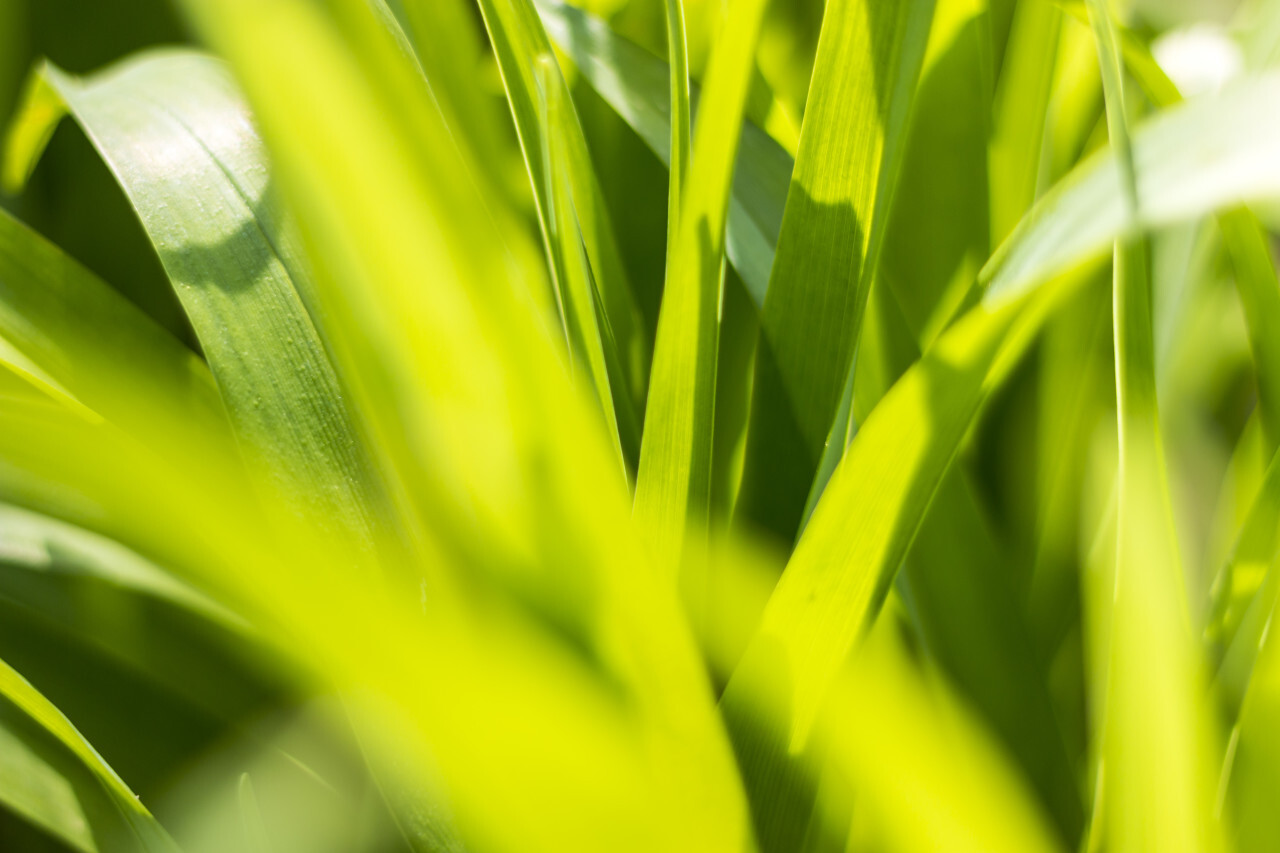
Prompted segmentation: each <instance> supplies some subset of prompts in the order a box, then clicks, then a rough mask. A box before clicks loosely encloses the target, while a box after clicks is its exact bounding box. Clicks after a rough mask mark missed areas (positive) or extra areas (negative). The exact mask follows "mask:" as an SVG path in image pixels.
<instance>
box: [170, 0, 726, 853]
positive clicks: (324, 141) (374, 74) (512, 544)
mask: <svg viewBox="0 0 1280 853" xmlns="http://www.w3.org/2000/svg"><path fill="white" fill-rule="evenodd" d="M184 7H185V8H186V9H188V10H189V11H190V12H191V13H192V17H193V20H194V22H195V24H196V25H197V28H198V30H199V32H201V33H202V34H203V35H204V36H205V37H206V38H208V39H210V40H211V41H212V42H213V43H214V45H215V46H216V47H217V48H218V49H219V51H220V52H221V53H222V54H223V55H224V56H226V57H227V58H228V59H229V61H230V62H231V64H232V66H233V68H234V69H235V70H236V72H237V74H238V76H239V79H240V80H241V82H242V84H243V85H244V86H245V89H246V92H247V93H248V96H249V100H250V102H251V103H252V104H253V107H254V114H255V116H257V118H258V120H259V125H260V127H262V129H263V135H264V139H265V140H266V142H267V145H268V148H269V150H270V151H271V153H272V162H273V163H275V164H276V174H277V177H278V178H279V180H280V186H281V189H282V192H283V194H284V196H285V197H286V198H287V199H288V200H289V201H290V204H291V209H293V210H295V211H296V213H297V216H298V220H299V225H300V230H301V232H302V234H303V236H304V240H305V243H306V246H307V248H308V254H309V256H310V257H311V258H312V259H313V260H314V261H315V266H316V269H317V273H318V274H317V276H316V279H317V282H318V285H319V286H318V290H319V291H320V293H321V298H322V301H324V302H325V303H326V304H327V305H328V306H329V307H330V311H329V312H327V313H326V316H328V317H331V318H334V319H333V320H332V325H331V326H330V327H329V331H330V332H331V333H332V335H333V337H334V339H335V340H338V341H340V342H341V343H340V345H338V346H335V347H334V349H335V351H337V352H338V353H340V356H339V363H340V367H341V372H342V374H343V376H344V378H348V379H349V381H350V382H351V385H352V387H353V389H354V393H355V394H356V395H358V397H359V398H360V409H361V411H362V412H366V413H368V414H369V418H370V420H371V421H373V428H374V430H376V433H377V435H378V437H379V439H380V440H381V441H383V442H384V443H385V446H386V447H388V448H390V449H391V450H392V451H393V453H394V458H395V461H396V464H397V466H398V468H399V469H400V470H401V471H402V472H403V476H404V478H405V482H406V484H407V486H408V489H407V492H408V496H409V499H410V500H411V501H412V502H413V505H414V507H415V509H416V510H417V511H418V512H419V513H420V515H421V517H422V518H423V519H424V520H425V526H426V528H427V530H428V532H429V533H430V535H431V537H432V539H433V541H434V542H435V543H436V544H437V545H438V548H439V552H440V559H439V563H440V564H441V565H442V567H444V568H446V569H447V570H448V571H449V572H450V574H453V573H456V574H457V576H458V577H459V578H461V579H464V580H465V581H466V582H467V583H468V584H471V585H472V586H475V585H482V586H486V587H489V586H491V587H492V588H493V590H494V591H495V592H499V593H501V596H502V600H504V601H509V600H511V599H515V601H516V602H518V603H519V604H520V605H521V607H520V608H519V611H518V613H519V615H511V616H510V618H497V617H495V618H494V619H493V620H488V619H486V620H483V622H482V624H481V625H480V626H477V628H476V629H475V630H470V629H468V628H467V627H466V626H467V625H470V624H471V623H472V621H473V620H472V618H471V614H470V612H469V608H458V610H457V611H455V609H454V608H453V607H452V606H451V603H450V602H451V599H450V598H449V596H448V595H447V594H441V595H432V594H430V593H429V594H428V596H427V607H428V610H429V611H430V612H431V614H432V616H433V617H436V618H432V619H428V620H423V619H422V618H421V613H420V612H418V613H409V612H405V613H400V612H399V611H397V610H396V608H395V606H391V607H388V603H387V601H386V600H385V597H371V596H370V595H369V593H367V592H365V591H362V590H361V589H360V588H358V587H355V588H351V587H349V586H347V585H344V584H343V581H342V579H341V576H340V575H337V576H334V577H325V578H324V579H323V582H317V581H316V580H315V579H313V578H311V577H310V574H311V573H312V572H313V570H312V569H310V568H309V567H308V569H307V572H306V573H303V572H300V571H299V570H298V569H297V568H296V567H295V565H294V564H295V563H296V560H293V561H289V565H286V566H284V567H281V568H280V569H278V570H277V571H274V572H268V573H267V574H269V575H272V576H273V577H271V578H270V579H268V580H266V581H263V580H259V579H257V578H253V577H252V576H250V575H248V574H247V573H246V572H245V571H244V570H243V569H241V568H239V567H235V569H234V571H233V572H232V574H233V577H234V579H235V582H236V583H237V584H238V586H239V587H240V588H241V589H243V590H244V591H245V592H246V593H247V594H251V595H252V596H253V597H254V600H255V601H258V602H260V603H261V604H262V605H263V606H265V607H267V608H268V609H270V610H272V611H273V612H276V613H277V614H279V616H280V618H282V619H287V620H288V622H289V624H290V625H291V626H293V628H294V630H296V631H297V632H299V633H300V634H302V636H304V637H305V638H306V642H307V645H308V652H309V653H310V654H311V655H312V656H313V657H314V658H315V660H316V661H317V662H320V663H322V665H325V668H326V670H327V671H332V672H334V673H341V674H344V675H345V677H346V678H349V679H351V680H353V681H354V682H356V683H358V684H361V685H364V686H366V689H368V691H369V692H370V693H373V694H375V695H378V696H384V697H386V699H387V704H388V705H389V706H390V707H391V709H392V710H391V713H392V714H393V715H395V716H397V717H398V718H401V719H403V721H404V722H406V723H407V724H408V725H407V727H406V728H407V730H408V731H409V733H410V734H411V735H412V737H409V738H406V743H411V742H413V741H415V740H416V741H418V742H420V743H422V744H425V745H427V746H429V747H430V754H431V756H432V758H433V760H434V764H435V766H436V767H437V768H438V770H439V774H440V777H441V779H442V781H443V783H444V787H445V788H446V789H447V791H448V794H449V805H450V807H451V811H452V812H453V813H454V814H455V815H456V818H457V824H458V827H459V829H460V831H461V832H462V834H463V839H464V840H466V841H468V842H474V843H475V844H476V846H481V847H485V848H488V849H496V850H502V849H511V850H514V849H522V850H557V851H561V850H576V849H582V850H597V849H602V848H603V849H620V850H622V849H652V848H655V847H659V848H661V847H671V846H675V847H686V848H688V849H707V850H732V851H740V850H741V849H743V847H744V845H746V844H747V838H748V835H749V831H750V828H749V823H748V821H747V817H746V808H745V798H744V797H743V796H742V792H741V789H740V787H739V783H738V781H737V779H736V775H735V773H734V770H733V760H732V753H731V752H730V750H729V748H728V743H727V739H726V738H725V736H724V732H723V728H722V726H721V723H720V721H719V719H718V718H717V716H716V715H715V709H714V705H713V704H712V702H711V695H710V690H709V686H708V685H707V683H706V676H705V672H704V670H703V667H702V664H701V661H700V660H699V659H698V657H697V654H696V647H695V646H694V645H693V643H692V638H691V637H690V636H689V633H688V630H687V627H686V626H685V625H684V624H683V622H682V619H681V617H680V614H679V612H678V609H677V608H678V605H677V602H676V598H675V589H674V584H667V583H663V582H661V579H660V578H659V577H658V573H657V572H655V571H653V569H652V568H651V566H650V564H648V563H647V562H646V561H645V560H644V554H645V549H644V548H643V546H642V544H641V543H640V541H639V540H638V538H637V536H636V532H635V531H634V529H633V528H632V527H631V525H630V522H629V508H628V502H627V500H626V497H627V496H626V490H625V486H624V484H623V483H622V482H621V478H619V477H618V476H617V473H616V463H615V462H614V460H613V457H612V454H611V452H610V449H609V445H608V443H607V441H606V438H605V435H604V430H603V429H601V427H600V419H599V416H598V414H596V413H595V412H593V411H592V410H591V408H590V406H589V404H588V403H587V402H586V400H585V399H584V397H583V395H582V391H581V389H580V388H578V387H576V386H575V385H574V383H573V382H572V381H571V380H570V377H569V376H568V375H567V372H566V371H565V369H564V367H565V366H564V363H563V359H562V357H561V355H560V354H559V353H558V352H557V349H556V346H555V342H554V340H553V339H552V338H551V337H550V334H549V330H548V329H547V328H546V325H545V323H544V322H543V319H542V318H541V317H540V316H538V315H537V314H535V312H534V311H533V310H532V307H531V304H530V300H529V297H528V294H527V291H526V290H525V288H527V281H525V280H524V279H523V277H522V276H521V275H518V273H519V272H520V271H519V270H515V269H512V268H511V266H510V265H508V263H507V259H506V258H503V257H497V256H495V255H496V253H494V252H493V251H492V247H493V245H495V241H500V240H502V239H503V238H504V237H509V236H512V235H507V234H500V233H495V232H496V231H497V228H496V227H495V220H494V219H492V218H490V217H488V216H486V214H485V211H484V201H489V200H490V199H482V198H479V197H477V194H476V187H475V185H474V183H472V182H470V181H469V180H467V178H466V175H465V173H464V172H463V171H462V170H461V169H460V158H459V156H458V153H457V150H456V145H457V144H458V140H457V139H456V138H454V137H451V136H450V135H449V133H448V130H447V128H446V127H445V126H444V124H443V122H442V121H441V119H440V117H439V116H438V115H436V114H434V113H433V112H432V111H431V110H430V109H428V108H427V106H425V105H424V104H423V103H422V102H421V90H422V86H421V84H420V83H419V82H417V78H416V73H417V72H416V69H414V68H412V66H411V64H409V63H408V62H407V60H406V59H405V58H404V57H403V56H402V54H400V52H399V50H398V48H397V47H396V46H395V45H394V44H393V43H392V39H391V37H390V36H389V35H387V34H386V32H385V30H383V29H381V26H380V24H378V23H377V21H376V20H375V19H374V18H373V16H372V15H371V14H370V13H369V11H368V8H367V5H366V3H365V2H364V0H344V2H339V3H335V4H330V5H329V6H326V7H324V8H321V7H318V6H316V5H315V4H312V3H309V2H303V0H269V1H268V2H265V3H264V2H260V0H190V2H187V3H185V4H184ZM578 201H579V200H578V199H577V198H576V197H575V205H577V204H578ZM579 215H580V219H582V218H585V217H583V216H582V209H581V208H580V207H579ZM498 221H501V220H498ZM686 222H687V220H686ZM424 283H429V285H430V286H424ZM322 562H324V561H322ZM329 568H331V567H329ZM335 574H336V573H333V572H330V575H335ZM264 583H266V584H269V585H270V586H263V584H264ZM346 598H349V599H350V600H351V601H350V604H347V603H346V602H344V601H343V599H346ZM307 605H309V606H310V607H311V609H313V610H314V612H309V610H308V607H307ZM415 610H416V608H415ZM526 610H527V611H528V614H527V615H525V612H526ZM387 611H391V612H390V613H388V612H387ZM459 611H460V612H459ZM498 612H499V613H503V612H506V611H505V610H499V611H498ZM424 621H425V624H423V623H424ZM491 621H492V622H496V623H497V625H496V626H491V625H490V622H491ZM325 623H331V624H328V625H327V626H326V624H325ZM397 623H398V624H397ZM459 623H461V624H459ZM548 623H549V624H548ZM401 631H403V632H404V633H403V634H401V633H400V632H401ZM436 631H439V632H443V633H440V634H437V635H436V636H434V637H433V636H431V635H432V634H433V633H434V632H436ZM394 636H399V637H400V639H398V640H395V639H393V637H394ZM424 653H425V656H424ZM365 658H371V659H376V660H373V661H372V662H370V661H369V660H366V659H365ZM415 660H416V662H415ZM325 661H328V664H323V662H325ZM437 667H438V668H437ZM362 669H363V671H362ZM407 670H412V671H414V672H416V673H418V674H419V676H420V677H415V678H412V679H406V678H404V672H405V671H407ZM441 695H450V701H449V702H445V703H442V702H440V701H439V698H440V696H441ZM522 697H524V698H522ZM515 708H520V709H521V713H518V714H517V713H513V709H515ZM401 712H402V713H401ZM552 756H557V757H556V758H554V759H553V758H552ZM411 766H412V764H411ZM495 808H500V809H501V811H502V813H503V815H504V820H502V821H493V820H491V819H490V816H491V815H492V813H493V810H494V809H495ZM654 809H660V810H661V811H662V812H663V813H664V814H665V815H667V816H669V817H670V820H669V821H664V822H662V823H661V824H659V823H658V822H655V821H653V820H652V814H653V810H654ZM552 814H554V815H555V816H556V819H555V820H549V819H548V815H552Z"/></svg>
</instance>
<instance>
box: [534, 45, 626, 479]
mask: <svg viewBox="0 0 1280 853" xmlns="http://www.w3.org/2000/svg"><path fill="white" fill-rule="evenodd" d="M538 63H539V64H538V80H539V83H540V89H539V91H540V92H541V95H542V98H541V100H542V124H541V128H542V141H543V144H544V145H545V146H546V147H545V150H544V151H543V170H544V172H545V174H546V176H547V197H546V203H547V205H548V206H549V208H550V211H551V216H550V226H551V230H550V231H549V232H548V234H547V245H548V247H549V249H550V252H551V259H552V264H551V267H552V273H553V275H552V279H553V281H554V283H555V288H556V299H557V304H558V306H559V308H560V315H561V322H562V324H563V326H564V330H565V337H566V338H567V342H568V345H569V352H570V359H571V361H572V362H573V363H574V367H575V368H579V369H580V368H581V367H582V366H583V365H579V364H578V363H577V362H579V361H582V362H585V373H586V374H587V376H588V377H589V378H590V382H591V385H592V387H593V388H594V389H595V392H596V400H597V401H598V402H599V403H600V408H601V410H602V411H603V412H604V418H605V423H606V424H607V426H608V428H609V435H610V437H611V438H613V440H614V444H615V449H616V451H617V453H618V463H619V468H620V470H621V472H622V476H623V479H624V480H626V481H628V482H630V479H631V474H630V471H629V466H634V465H635V464H636V462H637V457H638V454H639V451H640V424H639V423H638V422H637V420H636V414H635V410H634V409H633V408H632V405H631V399H630V397H629V396H628V394H627V393H626V392H625V390H624V391H623V393H622V394H620V395H615V393H614V391H613V388H612V385H611V383H610V379H609V376H610V366H611V365H610V364H609V361H610V356H611V355H612V357H613V359H614V363H613V365H612V367H613V371H612V372H613V375H614V376H616V377H621V374H620V373H619V372H618V371H619V370H620V367H621V365H618V364H617V363H616V359H617V351H616V349H615V348H614V347H613V346H612V339H611V337H610V335H609V333H608V330H607V328H604V327H603V326H604V323H605V322H606V318H605V317H603V316H602V315H601V314H600V313H599V312H598V308H599V307H600V306H599V302H598V301H597V299H596V292H595V287H594V286H593V284H592V279H591V268H590V266H589V264H588V262H587V257H586V254H585V253H584V252H583V249H582V234H581V232H580V231H579V229H578V220H577V217H576V215H575V214H574V210H573V194H572V184H571V183H570V180H569V173H570V172H571V171H572V168H573V167H572V165H571V164H570V160H571V155H570V153H569V144H568V141H567V140H566V139H565V135H564V132H563V129H564V127H565V126H566V124H567V122H568V118H567V115H566V109H567V107H566V104H565V102H564V92H563V91H561V90H562V89H563V88H564V86H563V85H562V84H561V81H560V70H559V68H558V67H556V66H555V59H554V58H553V57H551V56H544V57H542V58H540V59H539V60H538ZM606 342H608V343H606ZM615 400H616V401H617V403H618V408H615V406H614V403H615Z"/></svg>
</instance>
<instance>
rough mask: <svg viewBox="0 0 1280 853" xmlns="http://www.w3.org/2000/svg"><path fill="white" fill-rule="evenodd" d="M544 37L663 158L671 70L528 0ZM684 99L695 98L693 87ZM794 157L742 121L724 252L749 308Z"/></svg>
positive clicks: (541, 0)
mask: <svg viewBox="0 0 1280 853" xmlns="http://www.w3.org/2000/svg"><path fill="white" fill-rule="evenodd" d="M536 2H537V5H538V13H539V14H540V15H541V16H542V22H543V24H544V25H545V26H546V29H547V34H548V35H549V36H550V37H551V40H552V41H554V42H555V44H556V46H557V47H559V48H560V49H561V50H562V51H564V53H565V54H566V55H568V56H569V58H570V59H572V60H573V62H574V65H576V66H577V68H578V70H579V71H580V72H581V73H582V75H583V78H584V79H585V80H586V81H587V82H588V83H590V84H591V86H592V88H594V89H595V90H596V92H598V93H599V94H600V96H601V97H602V98H604V99H605V101H607V102H608V104H609V105H610V106H611V107H613V109H614V110H615V111H616V112H617V113H618V115H619V116H621V117H622V119H623V120H624V121H625V122H626V123H627V124H628V125H629V126H630V127H631V129H632V130H634V131H635V132H636V134H637V135H638V136H639V137H640V138H641V139H642V140H644V142H645V144H646V145H648V146H649V148H650V150H652V151H653V152H654V153H655V154H657V155H658V158H659V159H661V160H662V162H664V163H666V164H667V165H670V162H671V135H672V127H671V112H670V97H669V94H668V89H669V80H670V79H671V74H670V71H669V68H668V66H667V65H666V63H664V62H663V61H662V60H661V59H658V58H657V57H656V56H654V55H653V54H651V53H649V52H648V51H646V50H645V49H644V48H642V47H640V46H638V45H636V44H634V43H632V42H630V41H627V40H626V39H625V38H623V37H622V36H619V35H618V34H616V33H615V32H614V31H613V30H611V29H610V28H609V25H608V24H607V23H605V22H604V21H602V20H600V19H599V18H596V17H593V16H592V15H590V14H588V13H586V12H584V11H582V10H580V9H576V8H574V7H572V6H569V5H567V4H565V3H561V2H559V0H536ZM691 98H692V100H693V101H694V105H695V107H696V102H697V100H698V91H697V90H696V88H695V89H693V91H692V92H691ZM794 166H795V161H794V160H793V159H792V157H791V155H790V154H788V153H787V152H786V149H784V148H783V147H782V146H781V145H779V144H778V143H777V142H775V141H774V140H773V139H772V138H770V137H769V135H768V134H766V133H765V132H764V131H763V130H761V129H760V128H759V127H757V126H756V125H755V124H752V123H751V122H749V121H748V122H744V123H743V125H742V139H741V140H740V142H739V151H738V164H737V166H736V167H735V169H734V179H733V195H732V197H731V199H730V201H729V224H728V233H727V235H726V238H725V250H726V254H727V255H728V258H729V262H730V263H731V264H733V266H734V269H736V270H737V271H738V273H739V274H740V275H741V276H742V280H743V281H744V282H745V284H746V286H747V291H748V292H749V293H750V294H751V298H752V300H753V301H754V302H755V305H756V307H757V308H759V307H761V306H763V305H764V299H765V293H766V291H767V290H768V288H769V273H770V270H771V269H772V267H773V254H774V250H775V248H776V247H777V243H778V231H779V230H780V229H781V227H782V214H783V210H784V208H785V207H786V203H787V188H788V185H789V183H790V181H791V172H792V170H793V168H794Z"/></svg>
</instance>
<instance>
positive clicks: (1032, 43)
mask: <svg viewBox="0 0 1280 853" xmlns="http://www.w3.org/2000/svg"><path fill="white" fill-rule="evenodd" d="M1011 26H1012V29H1011V31H1010V34H1009V47H1008V49H1007V50H1006V51H1005V55H1004V61H1003V63H1002V64H1001V67H1000V79H999V81H997V84H996V93H995V105H994V107H993V110H992V112H993V127H992V135H991V149H990V164H991V166H990V175H991V242H992V245H993V246H998V245H999V244H1000V243H1001V242H1003V241H1004V239H1005V238H1006V237H1008V236H1009V232H1010V231H1012V230H1013V228H1014V226H1016V225H1017V224H1018V222H1019V221H1020V220H1021V219H1022V217H1023V215H1024V214H1026V212H1027V210H1029V209H1030V208H1031V205H1032V203H1033V202H1034V201H1035V199H1036V191H1037V183H1038V179H1039V176H1040V152H1041V147H1042V143H1043V140H1044V133H1045V118H1046V114H1047V113H1048V110H1049V96H1050V94H1051V92H1052V88H1053V71H1054V62H1053V59H1054V57H1055V56H1056V55H1057V52H1058V37H1059V32H1060V30H1061V28H1062V13H1061V12H1060V11H1059V10H1058V9H1056V8H1055V7H1054V5H1053V4H1052V3H1045V2H1039V0H1036V2H1020V3H1018V4H1017V6H1016V7H1015V9H1014V13H1013V23H1012V25H1011Z"/></svg>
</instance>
